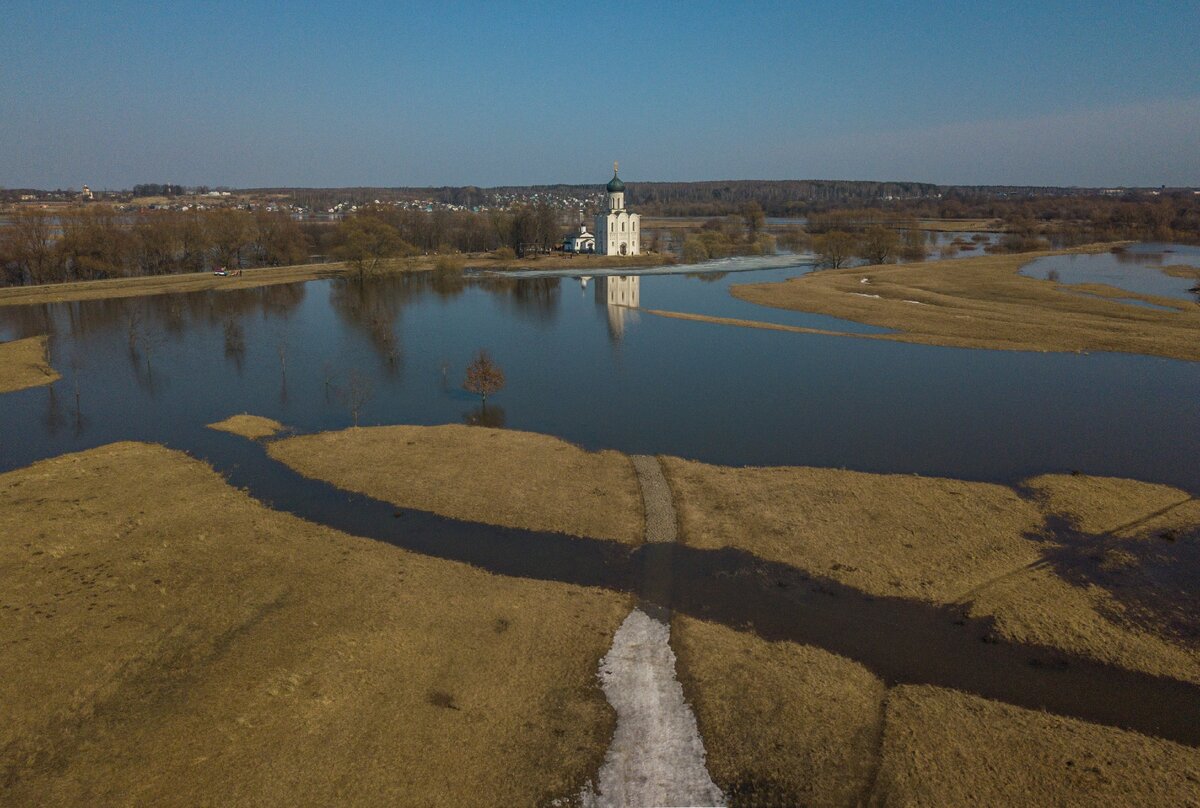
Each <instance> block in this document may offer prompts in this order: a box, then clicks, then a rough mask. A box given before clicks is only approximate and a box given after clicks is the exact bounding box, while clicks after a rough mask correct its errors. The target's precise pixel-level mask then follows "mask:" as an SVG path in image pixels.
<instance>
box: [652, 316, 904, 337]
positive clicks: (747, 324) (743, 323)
mask: <svg viewBox="0 0 1200 808" xmlns="http://www.w3.org/2000/svg"><path fill="white" fill-rule="evenodd" d="M641 311H643V312H645V313H646V314H653V315H656V316H658V317H669V318H671V319H673V320H691V321H692V322H696V323H713V324H715V325H736V326H740V327H742V328H761V329H763V330H766V331H788V332H791V333H793V334H824V335H826V336H830V337H862V338H864V339H882V338H883V337H882V335H878V334H854V333H852V332H849V331H829V330H827V329H824V328H808V327H806V326H802V325H783V324H781V323H767V322H763V321H762V320H742V319H739V318H737V317H714V316H712V315H711V314H693V313H691V312H685V311H663V310H661V309H641Z"/></svg>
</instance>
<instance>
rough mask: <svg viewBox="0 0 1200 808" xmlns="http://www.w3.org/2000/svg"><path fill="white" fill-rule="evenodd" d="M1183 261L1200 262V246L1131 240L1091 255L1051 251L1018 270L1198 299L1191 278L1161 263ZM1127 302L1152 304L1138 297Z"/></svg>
mask: <svg viewBox="0 0 1200 808" xmlns="http://www.w3.org/2000/svg"><path fill="white" fill-rule="evenodd" d="M1175 264H1182V265H1188V266H1200V247H1195V246H1190V245H1186V244H1134V245H1132V246H1131V247H1129V248H1128V249H1123V250H1119V251H1114V252H1106V253H1094V254H1091V255H1053V256H1050V257H1048V258H1039V259H1038V260H1036V261H1034V262H1032V263H1030V264H1028V265H1027V266H1025V267H1024V268H1023V269H1022V270H1021V274H1023V275H1028V276H1029V277H1031V278H1038V279H1040V280H1047V279H1051V280H1058V281H1061V282H1062V283H1071V284H1075V283H1103V284H1107V285H1109V286H1115V287H1117V288H1118V289H1126V290H1128V291H1130V292H1136V293H1138V294H1143V295H1160V296H1162V297H1173V298H1177V299H1180V300H1194V301H1198V302H1200V295H1198V294H1197V293H1195V292H1192V291H1190V290H1191V289H1192V288H1193V287H1195V286H1196V280H1195V279H1193V278H1176V277H1172V276H1170V275H1168V274H1166V273H1165V272H1162V271H1161V269H1160V267H1164V266H1171V265H1175ZM1127 302H1131V303H1135V304H1136V305H1152V304H1148V303H1144V302H1141V301H1134V300H1130V301H1127Z"/></svg>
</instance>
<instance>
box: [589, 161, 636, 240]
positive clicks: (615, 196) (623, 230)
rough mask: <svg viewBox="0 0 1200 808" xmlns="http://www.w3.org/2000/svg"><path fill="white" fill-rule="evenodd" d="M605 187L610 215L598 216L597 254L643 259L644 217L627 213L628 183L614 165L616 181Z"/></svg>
mask: <svg viewBox="0 0 1200 808" xmlns="http://www.w3.org/2000/svg"><path fill="white" fill-rule="evenodd" d="M605 187H606V189H607V190H608V212H607V213H598V214H596V235H595V239H596V252H598V253H600V254H601V255H640V254H641V252H642V217H641V214H638V213H630V212H629V211H627V210H625V183H623V182H621V178H620V177H618V176H617V164H616V163H613V178H612V179H611V180H609V181H608V185H607V186H605ZM589 235H590V234H589Z"/></svg>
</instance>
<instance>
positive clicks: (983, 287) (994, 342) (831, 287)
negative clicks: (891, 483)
mask: <svg viewBox="0 0 1200 808" xmlns="http://www.w3.org/2000/svg"><path fill="white" fill-rule="evenodd" d="M1106 246H1107V245H1101V246H1099V247H1094V248H1086V249H1084V248H1081V249H1079V250H1072V251H1058V252H1040V253H1023V254H1019V255H989V256H981V257H978V258H963V259H957V260H953V261H932V262H922V263H913V264H892V265H886V266H870V267H856V268H853V269H837V270H826V271H821V272H814V273H811V274H809V275H805V276H802V277H799V278H794V279H791V280H788V281H784V282H782V283H764V284H746V285H740V286H734V287H732V289H731V292H732V294H733V295H734V296H735V297H738V298H740V299H742V300H747V301H750V302H752V303H758V304H760V305H765V306H772V307H775V308H783V309H791V310H796V311H808V312H814V313H819V314H829V315H833V316H835V317H842V318H845V319H849V320H854V321H857V322H861V323H868V324H870V325H876V326H881V327H884V328H889V329H893V330H895V331H896V332H898V333H895V334H885V335H874V338H878V339H896V340H901V341H905V342H916V343H923V344H928V345H953V346H959V347H966V348H994V349H1003V350H1018V351H1119V352H1124V353H1137V354H1148V355H1152V356H1165V357H1170V358H1173V359H1187V360H1191V361H1200V307H1197V306H1196V305H1195V304H1194V303H1191V302H1189V301H1183V300H1176V299H1173V298H1164V297H1155V296H1148V295H1137V294H1134V293H1132V292H1128V291H1125V290H1123V289H1116V288H1114V287H1109V286H1098V285H1091V286H1088V287H1086V288H1084V287H1069V288H1068V287H1065V286H1061V285H1059V284H1057V283H1054V282H1052V281H1045V280H1037V279H1034V278H1028V277H1025V276H1023V275H1020V274H1018V272H1017V270H1018V269H1020V267H1021V266H1023V265H1024V264H1026V263H1028V262H1030V261H1032V260H1034V259H1036V258H1040V257H1042V256H1045V255H1059V254H1063V253H1064V252H1085V251H1090V250H1096V249H1103V248H1106ZM863 279H866V282H865V283H864V282H863ZM1081 291H1087V292H1090V293H1091V294H1079V292H1081ZM1118 297H1126V298H1129V297H1133V298H1137V299H1141V300H1145V301H1147V302H1151V303H1156V304H1159V305H1162V306H1167V307H1168V308H1169V310H1167V311H1163V310H1157V309H1150V308H1146V307H1143V306H1135V305H1130V304H1126V303H1121V302H1118V301H1116V300H1111V299H1106V298H1118Z"/></svg>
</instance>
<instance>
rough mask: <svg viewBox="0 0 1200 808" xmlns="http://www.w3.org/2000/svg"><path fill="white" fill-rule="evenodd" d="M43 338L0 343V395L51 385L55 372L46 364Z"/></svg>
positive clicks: (55, 378) (57, 375) (57, 376)
mask: <svg viewBox="0 0 1200 808" xmlns="http://www.w3.org/2000/svg"><path fill="white" fill-rule="evenodd" d="M46 339H47V338H46V337H45V336H40V337H28V338H26V339H17V340H13V341H11V342H0V393H12V392H15V391H17V390H25V389H27V388H30V387H39V386H41V385H44V384H53V383H54V382H56V381H58V380H59V379H60V378H62V377H61V376H59V374H58V371H56V370H55V369H54V368H52V367H50V363H49V362H47V361H46Z"/></svg>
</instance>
